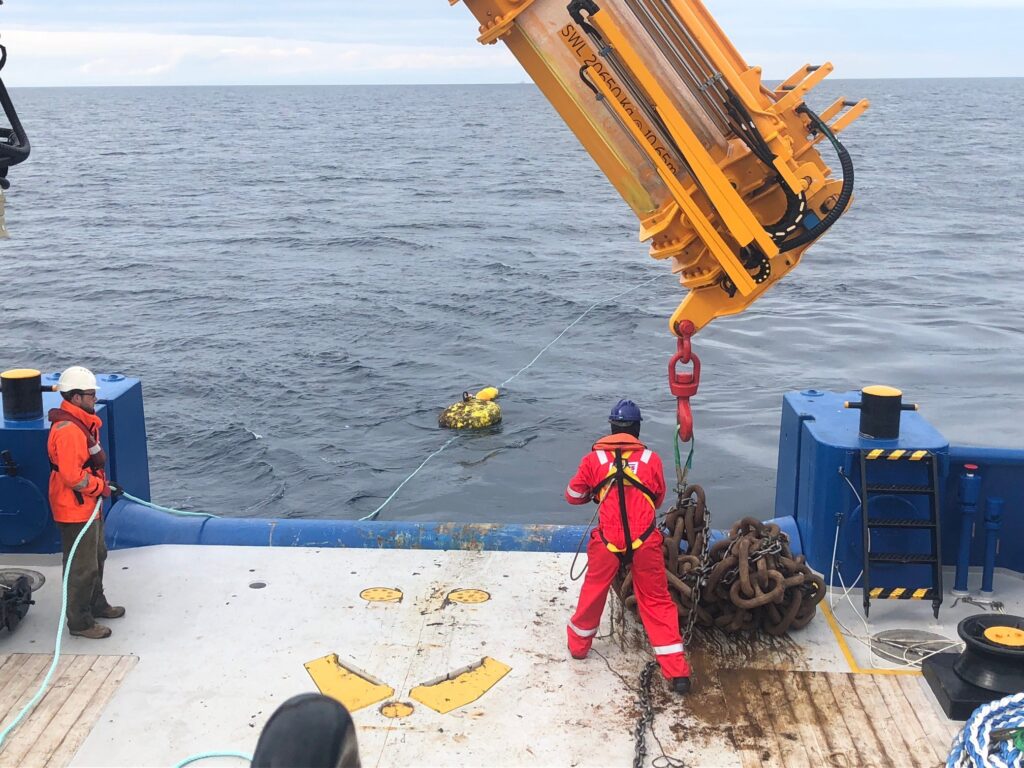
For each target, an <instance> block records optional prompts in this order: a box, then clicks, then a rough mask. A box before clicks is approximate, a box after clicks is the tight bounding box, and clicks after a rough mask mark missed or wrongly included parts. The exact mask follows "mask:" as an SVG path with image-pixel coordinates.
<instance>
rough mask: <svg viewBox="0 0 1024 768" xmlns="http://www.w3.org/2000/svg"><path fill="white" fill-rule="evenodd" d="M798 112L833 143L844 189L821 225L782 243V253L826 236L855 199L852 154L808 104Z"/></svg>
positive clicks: (780, 248) (803, 105) (802, 105)
mask: <svg viewBox="0 0 1024 768" xmlns="http://www.w3.org/2000/svg"><path fill="white" fill-rule="evenodd" d="M796 111H797V112H802V113H804V114H805V115H807V116H808V117H809V118H810V120H811V123H812V124H813V125H814V127H815V128H817V129H818V131H820V132H821V133H822V134H824V136H825V137H826V138H827V139H828V140H829V141H830V142H832V146H833V148H834V149H835V151H836V155H837V156H838V157H839V164H840V165H841V166H842V168H843V188H842V189H841V190H840V192H839V199H838V200H836V204H835V205H834V206H833V207H832V210H831V211H829V212H828V215H827V216H826V217H825V218H824V219H822V221H821V223H820V224H819V225H818V226H816V227H815V228H814V229H812V230H809V231H807V232H804V233H803V234H802V235H797V236H796V237H794V238H793V239H792V240H787V241H786V242H784V243H782V244H781V245H780V246H779V250H780V251H781V252H782V253H785V252H786V251H791V250H793V249H794V248H799V247H800V246H801V245H806V244H807V243H812V242H814V241H815V240H817V239H818V238H819V237H821V236H822V235H823V234H825V232H827V231H828V230H829V228H830V227H831V226H832V225H833V224H835V223H836V222H837V221H838V220H839V217H840V216H842V215H843V214H844V213H846V209H847V207H848V206H849V205H850V200H851V199H852V198H853V159H852V158H851V157H850V153H849V152H847V151H846V147H844V146H843V144H842V142H840V141H839V139H837V138H836V135H835V134H834V133H833V132H832V129H831V128H829V127H828V124H827V123H826V122H825V121H824V120H822V119H821V118H820V117H819V116H818V115H817V114H816V113H815V112H813V111H812V110H811V109H810V107H808V106H807V105H806V104H801V105H800V106H799V107H797V110H796Z"/></svg>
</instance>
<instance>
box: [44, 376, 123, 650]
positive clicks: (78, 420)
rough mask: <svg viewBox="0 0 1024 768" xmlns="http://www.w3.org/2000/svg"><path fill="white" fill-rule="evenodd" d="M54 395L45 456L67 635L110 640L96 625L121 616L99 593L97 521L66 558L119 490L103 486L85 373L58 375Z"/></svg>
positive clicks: (102, 552)
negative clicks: (100, 506) (63, 577)
mask: <svg viewBox="0 0 1024 768" xmlns="http://www.w3.org/2000/svg"><path fill="white" fill-rule="evenodd" d="M57 389H58V390H59V391H60V393H61V397H62V398H63V402H62V403H61V404H60V408H53V409H52V410H51V411H50V412H49V414H48V416H47V418H49V420H50V436H49V438H48V440H47V443H46V450H47V453H49V455H50V470H51V471H50V487H49V496H50V509H51V510H52V511H53V519H54V520H55V521H56V523H57V528H58V529H59V531H60V541H61V548H62V550H63V553H64V567H65V568H70V573H69V574H68V607H67V622H68V630H69V631H70V632H71V634H72V635H78V636H79V637H87V638H89V639H91V640H102V639H103V638H105V637H110V628H109V627H107V626H105V625H103V624H100V623H98V622H97V621H96V619H117V618H120V617H121V616H124V608H123V607H121V606H119V605H118V606H115V605H111V604H110V603H108V602H107V598H106V595H105V594H104V593H103V564H104V562H105V561H106V559H107V545H106V542H105V541H104V537H103V517H102V515H98V516H97V519H96V520H95V521H94V522H93V523H92V525H89V528H88V530H86V531H85V534H84V535H83V537H82V540H81V542H79V545H78V549H77V550H76V552H75V557H74V559H73V560H72V562H71V563H68V556H69V555H70V554H71V548H72V546H73V545H74V542H75V539H76V538H78V535H79V534H80V533H81V532H82V529H84V528H85V527H86V525H88V523H89V519H90V518H91V517H92V515H93V510H94V509H95V508H96V504H97V500H98V499H99V498H100V497H104V498H110V496H111V495H112V494H115V495H116V494H119V493H120V492H121V489H120V488H118V487H117V486H115V485H114V484H113V483H110V482H108V481H107V476H106V473H105V471H104V468H105V465H106V460H107V457H106V454H105V453H104V452H103V449H102V448H101V447H100V427H101V426H103V422H102V421H101V420H100V417H99V416H97V415H96V392H97V390H98V389H99V387H98V386H97V385H96V377H95V376H94V375H93V374H92V371H90V370H89V369H88V368H82V367H81V366H78V365H75V366H72V367H70V368H68V369H67V370H65V371H64V372H63V373H62V374H61V375H60V380H59V381H58V383H57Z"/></svg>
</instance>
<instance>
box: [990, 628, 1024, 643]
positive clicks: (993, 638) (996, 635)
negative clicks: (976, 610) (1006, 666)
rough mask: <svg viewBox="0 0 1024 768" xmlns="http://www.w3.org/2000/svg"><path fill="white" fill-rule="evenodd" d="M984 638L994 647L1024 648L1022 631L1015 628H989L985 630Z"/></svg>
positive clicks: (1023, 630)
mask: <svg viewBox="0 0 1024 768" xmlns="http://www.w3.org/2000/svg"><path fill="white" fill-rule="evenodd" d="M984 637H985V639H986V640H988V641H989V642H991V643H995V644H996V645H1002V646H1005V647H1007V648H1024V629H1019V628H1017V627H1006V626H996V627H989V628H988V629H986V630H985V632H984Z"/></svg>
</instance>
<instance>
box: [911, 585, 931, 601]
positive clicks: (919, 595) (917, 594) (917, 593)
mask: <svg viewBox="0 0 1024 768" xmlns="http://www.w3.org/2000/svg"><path fill="white" fill-rule="evenodd" d="M927 594H928V589H927V588H925V589H915V590H914V599H915V600H924V597H925V595H927Z"/></svg>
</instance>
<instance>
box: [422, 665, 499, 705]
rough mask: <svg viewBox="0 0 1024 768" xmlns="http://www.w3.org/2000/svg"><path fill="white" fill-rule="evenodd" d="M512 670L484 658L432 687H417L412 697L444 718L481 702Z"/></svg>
mask: <svg viewBox="0 0 1024 768" xmlns="http://www.w3.org/2000/svg"><path fill="white" fill-rule="evenodd" d="M511 670H512V667H510V666H508V665H507V664H502V663H501V662H500V661H498V660H497V659H492V658H491V657H490V656H484V658H483V659H482V660H481V661H480V663H479V664H476V665H474V666H472V667H467V668H466V669H462V670H457V671H455V672H452V673H450V674H448V675H446V676H444V677H442V678H441V679H439V680H435V681H434V682H432V683H427V684H425V685H418V686H416V687H415V688H413V689H412V691H410V693H409V695H410V696H411V697H412V698H414V699H416V701H418V702H419V703H420V704H423V705H424V706H427V707H430V708H431V709H432V710H434V711H435V712H440V713H441V714H442V715H444V714H447V713H448V712H451V711H452V710H453V709H458V708H459V707H462V706H465V705H466V704H469V703H470V702H473V701H476V700H477V699H479V698H480V697H481V696H483V695H484V694H485V693H487V691H489V690H490V689H491V688H493V687H494V685H495V683H497V682H498V681H499V680H501V678H503V677H504V676H505V675H507V674H508V673H509V672H510V671H511Z"/></svg>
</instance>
